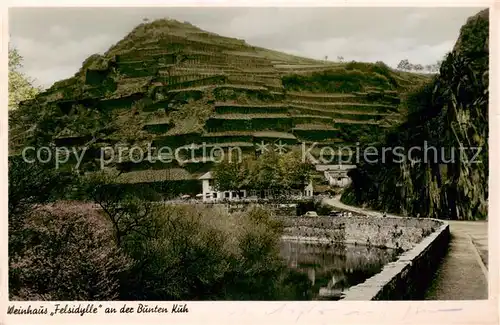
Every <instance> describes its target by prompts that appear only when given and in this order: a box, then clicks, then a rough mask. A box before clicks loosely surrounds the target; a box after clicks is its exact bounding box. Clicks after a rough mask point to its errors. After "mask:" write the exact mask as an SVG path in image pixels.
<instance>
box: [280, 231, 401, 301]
mask: <svg viewBox="0 0 500 325" xmlns="http://www.w3.org/2000/svg"><path fill="white" fill-rule="evenodd" d="M280 253H281V256H282V257H283V258H284V259H285V261H286V263H287V265H288V268H289V269H290V271H293V272H294V273H295V272H297V273H298V274H303V275H307V278H308V279H309V281H308V285H307V286H304V285H302V287H301V288H300V289H299V291H298V292H297V295H298V296H299V297H297V299H305V300H339V299H340V293H341V292H342V291H343V290H345V289H347V288H349V287H351V286H355V285H357V284H359V283H362V282H364V281H365V280H366V279H368V278H369V277H371V276H373V275H375V274H377V273H379V272H380V271H381V270H382V268H383V266H384V265H385V264H387V263H389V262H392V261H395V260H396V259H397V257H398V253H397V251H396V250H393V249H383V248H378V247H368V246H364V245H352V244H319V243H304V242H294V241H282V242H281V247H280ZM300 296H302V297H300Z"/></svg>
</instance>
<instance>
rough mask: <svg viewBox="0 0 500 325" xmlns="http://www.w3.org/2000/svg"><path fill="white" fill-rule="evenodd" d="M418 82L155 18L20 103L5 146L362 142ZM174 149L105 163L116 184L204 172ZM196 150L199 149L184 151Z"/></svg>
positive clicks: (14, 149) (402, 106) (91, 155)
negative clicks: (168, 157)
mask: <svg viewBox="0 0 500 325" xmlns="http://www.w3.org/2000/svg"><path fill="white" fill-rule="evenodd" d="M428 80H430V77H429V76H426V75H419V74H412V73H406V72H398V71H393V70H391V69H389V68H388V67H387V66H386V65H385V64H383V63H381V62H378V63H360V62H350V63H332V62H325V61H318V60H313V59H307V58H302V57H297V56H293V55H289V54H285V53H280V52H277V51H272V50H267V49H263V48H259V47H254V46H251V45H249V44H247V43H246V42H245V41H244V40H239V39H234V38H228V37H224V36H220V35H217V34H214V33H210V32H206V31H203V30H201V29H199V28H197V27H195V26H193V25H191V24H189V23H180V22H177V21H175V20H166V19H165V20H157V21H153V22H151V23H147V24H141V25H139V26H137V27H136V28H135V29H134V30H133V31H132V32H131V33H130V34H129V35H127V36H126V37H125V38H124V39H122V40H121V41H119V42H118V43H117V44H115V45H113V46H112V47H111V48H110V49H109V50H108V51H107V52H106V53H104V55H102V56H101V55H97V54H96V55H92V56H91V57H89V58H88V59H87V60H85V61H84V62H83V64H82V68H81V69H80V70H79V71H78V72H77V73H76V74H75V75H74V76H73V77H72V78H69V79H66V80H62V81H59V82H56V83H55V84H54V85H53V86H52V87H50V88H49V89H48V90H47V91H45V92H43V93H41V94H40V95H38V96H37V97H36V98H35V99H34V100H30V101H27V102H24V103H22V104H21V105H20V109H19V110H17V111H16V112H13V113H12V116H11V118H10V139H9V145H10V152H11V154H18V153H19V150H20V148H21V147H22V146H23V145H26V144H36V145H46V144H48V143H53V144H54V145H56V146H68V147H69V146H84V145H86V146H90V147H91V148H92V150H89V151H87V153H86V155H85V164H84V165H83V167H82V168H83V169H84V170H95V169H96V168H98V166H99V163H98V162H97V161H96V159H97V158H99V148H103V147H107V146H111V147H114V148H117V147H119V146H126V147H131V146H141V147H142V148H147V146H148V145H151V146H152V147H161V146H169V147H171V148H172V150H175V149H176V148H179V147H182V146H188V145H190V144H192V143H196V144H202V143H205V144H206V147H208V148H211V147H213V146H214V145H215V144H217V145H219V146H221V147H231V146H238V147H240V148H242V149H243V151H244V152H245V153H248V154H253V153H255V150H256V149H257V148H256V146H255V144H256V143H261V141H265V142H276V141H280V140H281V141H282V142H283V143H287V144H288V145H289V146H290V147H291V146H297V145H298V144H299V143H302V142H306V143H311V142H321V143H322V144H323V145H330V146H331V145H334V146H337V145H342V144H354V143H356V142H364V143H370V142H373V141H377V140H379V139H380V138H381V137H382V136H383V134H384V133H385V131H386V130H387V128H388V127H390V126H393V125H395V124H398V123H399V122H400V121H401V120H402V119H403V117H404V116H405V114H406V113H407V105H406V101H405V98H406V94H407V93H408V92H409V91H411V90H412V89H414V88H415V87H417V86H419V85H421V84H422V83H425V82H427V81H428ZM320 149H321V146H317V147H316V149H315V150H316V152H318V151H319V150H320ZM183 152H184V153H186V154H185V157H184V158H185V160H186V161H185V162H182V163H180V162H178V161H173V162H172V163H167V164H165V163H150V162H147V161H146V162H142V163H133V162H130V161H129V160H130V159H124V160H122V161H116V163H113V164H109V166H107V167H109V168H115V169H118V170H120V171H122V175H121V176H120V179H119V181H123V182H126V183H143V182H147V183H150V182H162V181H165V180H172V181H176V180H186V181H189V180H193V181H194V180H196V179H197V177H198V176H200V175H201V174H202V173H204V172H206V171H207V170H210V168H211V164H210V162H207V163H204V164H200V163H196V162H193V161H192V158H193V157H192V156H191V154H190V152H188V151H183ZM157 154H158V153H157V152H154V151H153V152H152V155H153V156H157ZM204 154H206V153H204V152H203V150H202V149H201V148H200V149H199V150H196V153H195V157H196V158H200V157H202V156H203V155H204ZM124 155H127V152H126V151H125V152H124ZM190 160H191V161H190ZM70 163H74V162H71V161H69V162H68V164H70Z"/></svg>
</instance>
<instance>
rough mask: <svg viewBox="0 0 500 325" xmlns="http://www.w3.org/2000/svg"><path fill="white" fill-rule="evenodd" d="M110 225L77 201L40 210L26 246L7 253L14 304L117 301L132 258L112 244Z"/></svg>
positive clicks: (30, 225) (35, 212)
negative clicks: (122, 275) (20, 302)
mask: <svg viewBox="0 0 500 325" xmlns="http://www.w3.org/2000/svg"><path fill="white" fill-rule="evenodd" d="M108 227H109V225H108V224H106V223H105V222H103V218H101V217H100V216H99V213H98V212H97V211H96V210H95V209H93V208H92V205H85V206H82V205H81V204H75V203H67V202H65V203H57V204H54V205H49V206H40V207H37V208H36V209H34V210H33V211H32V212H31V213H30V218H29V219H27V223H26V224H25V225H24V229H25V230H26V232H27V233H28V235H27V236H25V237H24V246H23V248H22V249H20V250H18V251H16V252H9V253H10V255H9V264H10V265H9V267H10V268H9V289H10V292H9V294H10V298H11V299H14V300H114V299H117V298H118V297H119V291H118V289H119V284H120V282H119V277H120V275H121V273H122V272H123V271H124V270H126V269H127V268H128V267H129V265H130V260H129V259H128V258H127V257H126V256H125V255H124V254H123V253H121V252H120V250H119V249H118V248H117V247H116V246H114V244H113V241H112V240H111V237H110V234H111V232H109V228H108Z"/></svg>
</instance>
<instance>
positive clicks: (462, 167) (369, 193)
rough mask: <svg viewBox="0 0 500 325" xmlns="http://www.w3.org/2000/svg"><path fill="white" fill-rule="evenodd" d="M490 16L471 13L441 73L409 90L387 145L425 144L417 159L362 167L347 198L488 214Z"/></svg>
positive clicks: (399, 207) (382, 206) (435, 212)
mask: <svg viewBox="0 0 500 325" xmlns="http://www.w3.org/2000/svg"><path fill="white" fill-rule="evenodd" d="M488 17H489V15H488V10H485V11H481V12H480V13H478V14H477V15H475V16H473V17H471V18H469V19H468V21H467V23H466V24H465V25H464V26H463V27H462V28H461V30H460V36H459V39H458V40H457V42H456V44H455V46H454V49H453V51H452V52H451V53H449V54H448V55H447V56H446V58H445V60H444V61H443V63H442V66H441V69H440V73H439V75H438V76H437V77H436V78H435V80H433V81H432V82H430V83H428V84H426V85H425V86H424V87H422V89H420V90H419V91H416V92H415V93H412V94H410V95H409V98H410V100H409V101H408V102H409V105H408V108H409V114H408V116H407V118H406V120H405V121H403V123H402V124H401V125H400V126H398V127H396V128H395V129H394V130H393V131H392V132H389V134H388V135H387V137H386V138H385V141H384V146H385V147H392V148H394V147H397V146H403V147H405V148H412V147H417V148H420V151H419V154H416V155H413V156H412V159H413V160H414V161H413V162H411V161H409V159H407V160H405V161H404V162H403V163H400V164H397V163H392V164H391V163H387V164H375V165H367V164H364V165H362V166H360V168H359V169H358V170H357V171H355V172H353V174H352V177H353V186H352V187H351V189H350V190H349V191H347V192H346V193H345V194H344V195H343V197H342V200H343V201H344V202H345V203H352V204H368V205H370V206H372V207H373V208H375V209H379V210H389V211H393V212H396V213H403V214H408V215H411V216H417V215H418V214H419V215H421V216H429V217H435V218H451V219H467V220H474V219H485V218H487V205H488V71H489V51H488V48H487V45H486V44H487V43H488V37H489V20H488V19H489V18H488ZM432 147H433V148H435V149H429V150H427V149H425V148H432ZM434 150H435V151H434ZM387 160H388V161H391V157H388V159H387ZM418 160H420V161H419V162H416V161H418ZM415 162H416V163H415Z"/></svg>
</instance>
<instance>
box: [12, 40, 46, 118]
mask: <svg viewBox="0 0 500 325" xmlns="http://www.w3.org/2000/svg"><path fill="white" fill-rule="evenodd" d="M22 62H23V57H22V56H21V55H20V54H19V52H18V51H17V49H15V48H9V110H11V109H16V108H17V107H18V106H19V103H20V102H21V101H24V100H28V99H32V98H34V97H35V96H36V95H37V94H38V93H39V92H40V91H41V90H42V89H41V88H40V87H36V86H34V85H33V80H31V79H30V78H29V77H28V76H26V75H24V74H23V73H22V72H20V71H19V70H20V69H21V68H22V66H23V65H22Z"/></svg>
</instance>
